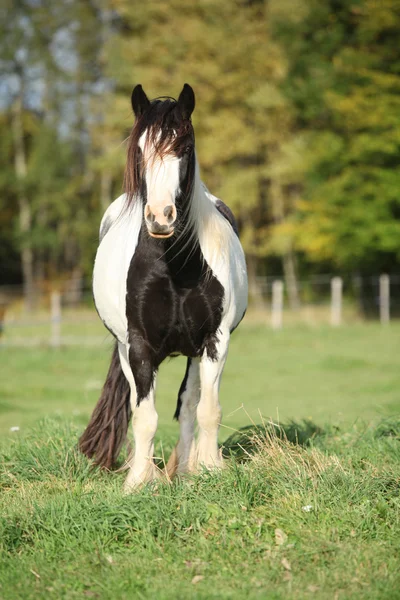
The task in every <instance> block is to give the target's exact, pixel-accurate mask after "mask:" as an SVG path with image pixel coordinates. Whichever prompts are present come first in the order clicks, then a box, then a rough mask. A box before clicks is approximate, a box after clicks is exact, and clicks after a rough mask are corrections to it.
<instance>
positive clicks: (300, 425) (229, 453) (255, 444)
mask: <svg viewBox="0 0 400 600" xmlns="http://www.w3.org/2000/svg"><path fill="white" fill-rule="evenodd" d="M323 435H325V431H324V430H323V429H322V428H321V427H319V426H318V425H316V424H315V423H313V422H312V421H308V420H304V421H300V422H296V421H289V423H287V424H285V425H277V424H276V423H272V422H268V423H266V424H265V425H247V426H246V427H242V428H241V429H239V430H238V431H236V432H235V433H233V434H232V435H231V436H230V437H229V438H228V439H227V440H225V442H224V444H223V447H222V455H223V457H224V458H234V459H235V460H237V461H243V460H246V459H247V458H249V456H252V455H253V454H255V453H256V452H258V451H259V449H260V444H261V443H262V441H263V440H266V439H273V438H278V439H281V440H287V441H288V442H290V443H292V444H295V445H299V446H308V445H310V444H311V442H312V440H314V439H315V438H316V437H320V436H323Z"/></svg>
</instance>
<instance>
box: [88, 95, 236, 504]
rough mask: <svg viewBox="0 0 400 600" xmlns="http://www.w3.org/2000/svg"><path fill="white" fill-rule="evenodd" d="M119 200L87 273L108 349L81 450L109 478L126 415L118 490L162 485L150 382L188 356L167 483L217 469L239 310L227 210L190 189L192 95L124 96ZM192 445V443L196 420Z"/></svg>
mask: <svg viewBox="0 0 400 600" xmlns="http://www.w3.org/2000/svg"><path fill="white" fill-rule="evenodd" d="M131 104H132V108H133V112H134V115H135V122H134V125H133V128H132V130H131V133H130V136H129V139H128V151H127V162H126V168H125V175H124V191H125V193H124V194H123V195H122V196H120V197H119V198H117V199H116V200H115V201H114V202H112V204H110V206H109V207H108V209H107V210H106V212H105V214H104V216H103V218H102V221H101V225H100V242H99V246H98V249H97V254H96V258H95V263H94V272H93V295H94V302H95V306H96V309H97V312H98V314H99V316H100V318H101V320H102V321H103V323H104V325H105V327H106V328H107V329H108V330H109V331H110V332H111V333H112V335H113V336H114V338H115V346H114V350H113V354H112V358H111V363H110V367H109V370H108V374H107V377H106V381H105V384H104V387H103V390H102V392H101V395H100V398H99V400H98V403H97V405H96V407H95V409H94V411H93V414H92V417H91V419H90V422H89V424H88V426H87V428H86V430H85V431H84V433H83V434H82V436H81V438H80V440H79V447H80V450H81V451H82V452H83V453H84V454H86V455H87V456H88V457H90V458H93V459H94V461H95V462H96V463H97V464H98V465H100V466H103V467H106V468H111V467H112V466H113V465H114V464H115V461H116V459H117V457H118V454H119V452H120V450H121V448H122V445H123V443H124V441H125V438H126V435H127V431H128V426H129V421H130V419H131V416H132V414H133V419H132V426H133V438H134V451H133V453H132V456H131V457H130V459H129V461H128V464H129V473H128V476H127V479H126V482H125V489H126V491H128V492H130V491H133V490H134V489H135V488H137V487H139V486H141V485H143V484H145V483H148V482H151V481H153V480H155V479H157V478H158V477H160V469H158V468H157V467H156V465H155V463H154V436H155V433H156V430H157V421H158V416H157V412H156V406H155V391H156V375H157V370H158V368H159V366H160V364H161V363H162V362H163V360H164V359H166V358H167V357H171V356H177V355H183V356H185V357H187V363H186V372H185V375H184V378H183V381H182V384H181V386H180V389H179V393H178V400H177V407H176V411H175V415H174V418H175V419H177V420H178V421H179V426H180V437H179V441H178V443H177V445H176V447H175V449H174V450H173V452H172V454H171V457H170V459H169V461H168V464H167V466H166V471H167V473H168V475H169V476H170V477H172V476H173V475H175V474H184V473H192V472H198V471H199V470H200V469H202V468H206V469H218V468H220V467H222V466H223V465H222V463H223V459H222V455H221V453H220V451H219V448H218V430H219V426H220V423H221V415H222V413H221V406H220V403H219V386H220V380H221V375H222V371H223V368H224V365H225V361H226V358H227V353H228V345H229V339H230V335H231V333H232V332H233V330H234V329H235V328H236V327H237V326H238V324H239V323H240V321H241V320H242V318H243V316H244V314H245V311H246V307H247V273H246V263H245V257H244V252H243V249H242V246H241V244H240V241H239V237H238V231H237V226H236V222H235V219H234V216H233V214H232V212H231V210H230V209H229V208H228V207H227V206H226V205H225V204H224V203H223V202H222V201H221V200H220V199H218V198H216V197H215V196H213V195H212V194H211V193H210V192H209V191H208V189H207V187H206V186H205V185H204V183H203V182H202V181H201V179H200V170H199V164H198V161H197V157H196V151H195V136H194V130H193V125H192V121H191V115H192V113H193V110H194V108H195V95H194V92H193V89H192V87H191V86H190V85H188V84H185V85H184V87H183V89H182V91H181V93H180V95H179V97H178V100H175V99H174V98H172V97H168V96H163V97H159V98H156V99H154V100H152V101H150V100H149V99H148V97H147V95H146V93H145V92H144V90H143V88H142V86H141V85H137V86H136V87H135V88H134V89H133V92H132V96H131ZM196 419H197V424H198V435H197V441H196V439H195V437H196V436H195V421H196Z"/></svg>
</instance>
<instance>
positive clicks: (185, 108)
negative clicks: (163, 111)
mask: <svg viewBox="0 0 400 600" xmlns="http://www.w3.org/2000/svg"><path fill="white" fill-rule="evenodd" d="M195 103H196V102H195V98H194V91H193V89H192V88H191V86H190V85H189V84H188V83H185V85H184V86H183V90H182V91H181V93H180V94H179V98H178V106H179V108H180V111H181V113H182V116H183V118H184V119H190V116H191V114H192V112H193V111H194V107H195Z"/></svg>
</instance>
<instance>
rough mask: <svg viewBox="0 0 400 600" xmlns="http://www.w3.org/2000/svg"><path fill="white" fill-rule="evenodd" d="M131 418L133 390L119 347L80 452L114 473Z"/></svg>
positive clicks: (82, 437)
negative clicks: (123, 365) (125, 372)
mask: <svg viewBox="0 0 400 600" xmlns="http://www.w3.org/2000/svg"><path fill="white" fill-rule="evenodd" d="M131 416H132V410H131V404H130V387H129V383H128V381H127V379H126V377H125V375H124V374H123V372H122V368H121V363H120V360H119V356H118V349H117V344H116V345H115V347H114V351H113V354H112V357H111V364H110V368H109V369H108V373H107V379H106V382H105V384H104V386H103V390H102V392H101V396H100V398H99V401H98V402H97V404H96V407H95V409H94V411H93V414H92V417H91V419H90V421H89V425H88V426H87V427H86V429H85V431H84V432H83V434H82V436H81V437H80V439H79V449H80V451H81V452H83V454H86V456H88V457H89V458H94V460H95V462H96V464H98V465H100V466H102V467H106V468H107V469H111V468H112V467H113V465H114V464H115V462H116V460H117V458H118V454H119V453H120V450H121V448H122V445H123V443H124V441H125V438H126V434H127V432H128V425H129V421H130V418H131Z"/></svg>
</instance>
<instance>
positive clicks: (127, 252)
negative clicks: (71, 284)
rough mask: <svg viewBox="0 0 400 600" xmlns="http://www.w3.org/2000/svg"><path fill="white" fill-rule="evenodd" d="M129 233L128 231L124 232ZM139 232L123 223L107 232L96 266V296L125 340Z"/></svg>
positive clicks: (108, 323) (108, 320)
mask: <svg viewBox="0 0 400 600" xmlns="http://www.w3.org/2000/svg"><path fill="white" fill-rule="evenodd" d="M125 233H128V235H124V234H125ZM136 244H137V236H136V238H135V236H129V230H128V232H126V231H124V227H123V223H121V225H120V226H115V227H113V228H112V229H110V231H108V233H107V234H106V235H105V237H104V238H103V240H102V241H101V243H100V246H99V247H98V249H97V254H96V260H95V264H94V270H93V296H94V301H95V304H96V309H97V312H98V313H99V316H100V318H101V319H102V321H103V323H104V324H105V326H106V327H107V328H108V329H109V330H110V331H111V332H112V333H113V334H114V336H115V337H116V338H117V339H118V340H119V341H120V342H122V343H126V341H127V329H128V326H127V318H126V286H127V274H128V269H129V264H130V262H131V258H132V256H133V254H134V252H135V247H136Z"/></svg>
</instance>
